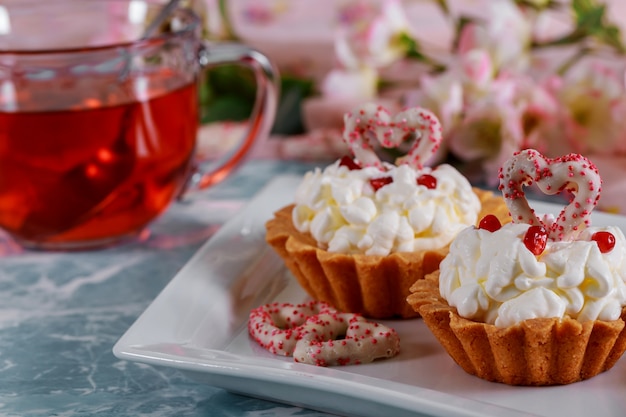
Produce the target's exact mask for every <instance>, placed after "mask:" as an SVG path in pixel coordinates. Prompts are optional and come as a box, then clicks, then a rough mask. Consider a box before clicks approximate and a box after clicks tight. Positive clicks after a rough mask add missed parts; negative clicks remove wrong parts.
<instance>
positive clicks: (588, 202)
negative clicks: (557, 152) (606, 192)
mask: <svg viewBox="0 0 626 417" xmlns="http://www.w3.org/2000/svg"><path fill="white" fill-rule="evenodd" d="M533 183H535V184H537V187H538V188H539V189H540V190H541V191H542V192H544V193H545V194H548V195H552V194H557V193H559V192H561V191H564V190H566V191H569V192H571V193H572V195H573V196H574V197H573V199H572V201H571V202H570V204H569V205H567V206H565V208H564V209H563V210H562V211H561V213H560V214H559V216H558V217H557V218H556V220H555V221H554V222H553V223H550V224H546V223H544V221H543V220H541V219H539V218H538V217H537V215H536V214H535V212H534V210H532V209H531V208H530V206H529V205H528V201H527V200H526V196H525V194H524V191H523V190H522V187H524V186H529V185H531V184H533ZM601 185H602V180H601V179H600V174H599V173H598V170H597V168H596V167H595V165H594V164H593V163H592V162H591V161H589V160H588V159H587V158H585V157H584V156H581V155H578V154H569V155H565V156H562V157H560V158H555V159H550V158H546V157H545V156H543V155H542V154H540V153H539V152H537V151H536V150H534V149H526V150H524V151H521V152H517V153H515V154H514V155H513V157H512V158H511V159H509V160H508V161H507V162H506V163H505V164H504V165H503V166H502V168H501V169H500V190H501V191H502V195H503V196H504V199H505V202H506V204H507V206H508V208H509V211H510V213H511V217H512V221H513V222H514V223H527V224H530V225H533V226H543V227H544V228H545V230H546V231H547V232H548V237H549V239H551V240H553V241H561V240H573V239H575V237H576V235H577V232H578V231H579V230H580V226H581V225H585V226H589V225H590V224H591V211H592V210H593V208H594V207H595V205H596V204H597V202H598V199H599V198H600V191H601Z"/></svg>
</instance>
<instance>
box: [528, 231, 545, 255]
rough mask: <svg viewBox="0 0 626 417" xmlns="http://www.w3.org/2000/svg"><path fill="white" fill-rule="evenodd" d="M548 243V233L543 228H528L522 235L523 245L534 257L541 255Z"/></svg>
mask: <svg viewBox="0 0 626 417" xmlns="http://www.w3.org/2000/svg"><path fill="white" fill-rule="evenodd" d="M547 242H548V232H547V231H546V229H544V227H543V226H530V227H529V228H528V230H527V231H526V235H524V245H525V246H526V248H527V249H528V250H529V251H531V252H532V253H533V255H535V256H539V255H541V253H542V252H543V251H544V249H545V248H546V243H547Z"/></svg>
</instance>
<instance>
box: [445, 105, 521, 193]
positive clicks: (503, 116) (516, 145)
mask: <svg viewBox="0 0 626 417" xmlns="http://www.w3.org/2000/svg"><path fill="white" fill-rule="evenodd" d="M448 139H449V142H448V145H449V147H450V150H451V151H452V153H454V154H455V155H456V156H457V157H458V158H459V159H461V160H462V161H466V162H472V163H474V164H479V165H480V166H481V167H482V170H481V171H482V173H483V175H484V178H482V180H485V181H486V182H487V184H488V185H491V186H493V185H496V182H497V181H498V169H499V168H500V166H502V164H503V163H504V162H505V161H506V160H507V159H508V158H510V156H511V155H512V154H513V152H515V151H517V150H519V149H520V147H521V145H522V143H523V139H524V134H523V128H522V119H521V112H520V111H519V109H517V108H516V107H515V106H514V105H512V103H507V102H498V101H495V100H483V101H481V102H478V103H475V104H474V105H473V106H471V107H469V108H467V109H466V114H465V117H464V118H463V120H462V121H461V122H460V123H459V124H458V125H457V126H456V128H455V129H454V131H452V132H451V134H450V136H449V138H448Z"/></svg>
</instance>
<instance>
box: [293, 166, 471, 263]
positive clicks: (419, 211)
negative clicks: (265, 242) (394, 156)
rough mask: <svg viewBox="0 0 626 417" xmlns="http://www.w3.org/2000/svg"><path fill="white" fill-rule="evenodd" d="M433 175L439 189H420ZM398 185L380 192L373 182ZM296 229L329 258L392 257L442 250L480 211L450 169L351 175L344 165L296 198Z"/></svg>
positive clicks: (308, 180)
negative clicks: (385, 180) (388, 179)
mask: <svg viewBox="0 0 626 417" xmlns="http://www.w3.org/2000/svg"><path fill="white" fill-rule="evenodd" d="M424 174H429V175H432V176H433V177H435V178H436V180H437V186H436V188H434V189H429V188H427V187H426V186H423V185H418V184H417V178H418V177H420V176H421V175H424ZM385 177H391V178H392V179H393V181H392V182H391V183H389V184H387V185H385V186H383V187H381V188H379V189H378V190H375V189H374V187H372V185H371V184H370V179H372V178H385ZM295 202H296V207H295V209H294V210H293V223H294V225H295V227H296V228H297V229H298V230H299V231H300V232H303V233H306V232H308V233H311V235H312V236H313V237H314V238H315V239H316V240H317V242H318V245H319V247H321V248H323V249H326V250H328V251H329V252H337V253H364V254H366V255H388V254H389V253H393V252H413V251H418V250H424V249H436V248H441V247H444V246H446V245H447V244H449V243H450V242H451V241H452V239H453V238H454V237H455V236H456V235H457V234H458V233H459V232H460V231H461V230H463V229H464V228H466V227H467V226H469V225H473V224H475V223H476V220H477V217H478V213H479V211H480V208H481V205H480V201H479V199H478V197H477V196H476V194H474V192H473V191H472V187H471V185H470V184H469V182H468V181H467V179H466V178H465V177H463V176H462V175H461V174H460V173H459V172H458V171H457V170H456V169H454V168H453V167H451V166H450V165H440V166H438V167H437V168H435V169H432V168H429V167H425V168H422V169H420V170H416V169H414V168H412V167H410V166H408V165H400V166H397V167H396V166H395V165H391V164H384V169H383V170H381V169H380V168H377V167H365V168H363V169H356V170H350V169H348V168H347V167H345V166H341V165H340V164H339V161H337V162H335V163H334V164H332V165H329V166H328V167H326V168H325V169H324V170H323V171H322V170H321V169H319V168H318V169H316V170H314V171H311V172H308V173H307V174H306V175H305V177H304V180H303V181H302V183H301V184H300V186H299V187H298V189H297V190H296V195H295Z"/></svg>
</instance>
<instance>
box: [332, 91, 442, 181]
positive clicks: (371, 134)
mask: <svg viewBox="0 0 626 417" xmlns="http://www.w3.org/2000/svg"><path fill="white" fill-rule="evenodd" d="M407 136H413V137H414V142H413V144H412V146H411V149H410V150H409V152H408V153H407V155H406V156H403V157H402V158H399V159H398V160H397V161H396V164H397V165H400V164H409V165H411V166H412V167H414V168H417V169H421V168H422V166H423V165H424V163H425V162H426V161H428V159H429V158H430V157H431V156H432V155H433V154H434V153H435V152H437V149H439V146H440V145H441V141H442V133H441V124H440V123H439V119H437V116H435V115H434V114H433V113H432V112H430V111H428V110H426V109H424V108H421V107H412V108H409V109H406V110H404V111H402V112H400V113H398V114H396V115H395V116H393V117H392V116H391V115H390V114H389V112H388V111H387V110H386V109H384V108H383V107H381V106H377V105H375V104H372V103H369V104H365V105H363V106H361V107H359V108H357V109H356V110H353V111H352V112H350V113H347V114H346V115H345V116H344V132H343V139H344V141H345V142H346V144H347V145H348V146H349V147H350V150H351V151H352V154H353V155H354V157H355V158H356V159H357V160H358V161H359V162H360V163H361V165H362V166H376V167H380V166H381V162H380V159H379V158H378V155H376V152H375V151H374V143H373V141H374V140H377V141H378V142H379V143H380V145H381V146H382V147H384V148H397V147H398V146H400V144H401V143H402V142H403V141H404V140H405V139H406V138H407Z"/></svg>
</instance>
